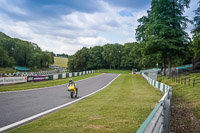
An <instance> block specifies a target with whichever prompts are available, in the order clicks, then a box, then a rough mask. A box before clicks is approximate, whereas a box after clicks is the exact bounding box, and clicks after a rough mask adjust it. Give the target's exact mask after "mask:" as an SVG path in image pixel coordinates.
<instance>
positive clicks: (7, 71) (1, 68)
mask: <svg viewBox="0 0 200 133" xmlns="http://www.w3.org/2000/svg"><path fill="white" fill-rule="evenodd" d="M14 72H15V70H14V69H13V68H10V67H6V68H3V67H0V73H14Z"/></svg>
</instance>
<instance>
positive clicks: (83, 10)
mask: <svg viewBox="0 0 200 133" xmlns="http://www.w3.org/2000/svg"><path fill="white" fill-rule="evenodd" d="M197 2H198V0H191V3H190V9H186V11H185V15H186V16H188V17H189V19H193V17H194V12H193V11H194V10H195V9H197V6H198V4H197ZM150 4H151V0H0V32H4V33H5V34H7V35H9V36H11V37H13V38H20V39H22V40H26V41H30V42H33V43H36V44H38V46H39V47H40V48H42V50H43V51H45V50H47V51H50V52H51V51H53V52H54V53H55V54H62V53H65V54H69V55H72V54H74V53H75V52H76V51H78V50H79V49H81V48H82V47H88V48H90V47H93V46H103V45H104V44H106V43H120V44H124V43H127V42H134V41H136V39H135V29H136V28H137V26H138V24H139V23H138V22H137V20H138V19H139V18H141V17H142V16H144V15H147V10H149V9H150ZM192 28H193V25H191V24H189V25H188V28H187V30H186V31H187V32H188V33H189V34H190V30H191V29H192ZM190 36H191V34H190Z"/></svg>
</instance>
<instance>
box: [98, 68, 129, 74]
mask: <svg viewBox="0 0 200 133" xmlns="http://www.w3.org/2000/svg"><path fill="white" fill-rule="evenodd" d="M96 72H97V73H121V74H128V73H131V72H132V71H131V70H115V69H99V70H96Z"/></svg>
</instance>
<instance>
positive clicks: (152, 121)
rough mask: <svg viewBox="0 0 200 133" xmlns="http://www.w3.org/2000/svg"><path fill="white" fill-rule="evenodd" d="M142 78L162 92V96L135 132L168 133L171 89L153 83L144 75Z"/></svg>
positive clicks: (161, 84)
mask: <svg viewBox="0 0 200 133" xmlns="http://www.w3.org/2000/svg"><path fill="white" fill-rule="evenodd" d="M142 76H143V77H144V78H145V79H146V80H147V81H148V82H149V84H151V85H152V86H154V87H155V88H157V89H159V90H160V91H162V92H163V93H164V96H163V97H162V98H161V99H160V101H159V103H158V104H157V105H156V107H155V108H154V109H153V111H152V112H151V113H150V115H149V116H148V117H147V119H146V120H145V121H144V122H143V124H142V125H141V126H140V128H139V129H138V130H137V133H169V125H170V117H171V113H170V112H171V111H170V109H171V105H170V102H171V96H172V87H170V86H168V85H166V84H163V83H160V82H158V81H155V80H153V79H151V78H149V77H148V76H147V75H145V74H144V73H142Z"/></svg>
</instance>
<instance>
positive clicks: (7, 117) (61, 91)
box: [0, 74, 118, 128]
mask: <svg viewBox="0 0 200 133" xmlns="http://www.w3.org/2000/svg"><path fill="white" fill-rule="evenodd" d="M117 76H118V74H102V75H99V76H95V77H92V78H88V79H85V80H80V81H77V82H76V84H77V86H78V88H79V90H78V92H79V93H78V97H77V98H74V99H71V97H70V93H69V92H68V91H67V85H66V84H65V85H60V86H54V87H48V88H42V89H34V90H28V91H18V92H6V93H5V92H4V93H0V128H2V127H5V126H7V125H10V124H12V123H16V122H18V121H21V120H23V119H26V118H28V117H31V116H34V115H37V114H39V113H41V112H44V111H47V110H50V109H52V108H55V107H57V106H60V105H63V104H66V103H68V102H71V101H73V100H77V99H79V98H81V97H84V96H85V95H88V94H90V93H92V92H95V91H97V90H99V89H101V88H103V87H104V86H106V85H107V84H108V83H110V82H111V81H112V80H113V79H115V78H116V77H117ZM66 82H67V81H66Z"/></svg>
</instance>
